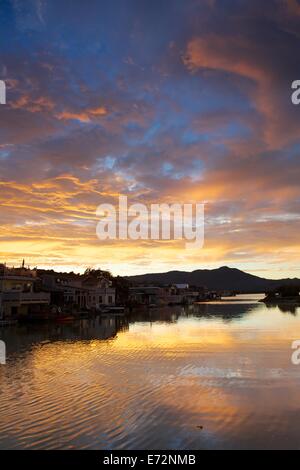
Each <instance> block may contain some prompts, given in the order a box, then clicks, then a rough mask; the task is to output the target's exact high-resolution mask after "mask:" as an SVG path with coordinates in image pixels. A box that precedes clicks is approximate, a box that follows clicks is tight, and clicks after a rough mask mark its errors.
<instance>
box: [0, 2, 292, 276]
mask: <svg viewBox="0 0 300 470" xmlns="http://www.w3.org/2000/svg"><path fill="white" fill-rule="evenodd" d="M297 79H299V80H300V2H298V1H297V0H269V1H268V2H262V1H261V0H259V1H258V0H251V1H249V0H248V1H245V0H186V1H183V0H163V1H156V0H154V1H153V0H152V1H150V0H110V1H108V0H103V1H100V0H99V1H93V0H90V1H89V2H87V1H85V2H84V1H82V0H59V1H58V0H27V1H21V0H10V1H9V0H0V80H4V81H5V83H6V86H7V104H6V105H0V123H1V126H0V172H1V174H0V180H1V181H0V204H1V220H0V225H1V230H0V237H1V238H0V245H1V246H0V261H1V262H7V263H8V264H9V265H17V264H19V263H20V262H21V261H22V259H23V258H25V261H26V263H27V264H30V265H31V267H33V266H36V265H37V266H39V267H46V268H50V267H55V268H57V269H60V270H65V271H71V270H75V271H80V272H81V271H83V270H84V269H85V268H86V267H88V266H94V267H101V268H104V269H109V270H111V271H112V273H113V274H121V275H124V274H140V273H144V272H160V271H168V270H173V269H184V270H193V269H201V268H216V267H219V266H222V265H228V266H232V267H237V268H240V269H243V270H245V271H248V272H251V273H253V274H256V275H260V276H263V277H270V278H281V277H296V276H297V277H300V263H299V262H300V236H299V234H300V184H299V182H300V105H299V106H294V105H293V104H292V102H291V93H292V91H291V84H292V82H293V81H294V80H297ZM120 194H122V195H127V196H128V198H129V201H130V202H131V203H135V202H143V203H145V204H151V203H154V202H156V203H157V202H158V203H162V202H170V203H175V202H179V203H188V202H204V203H205V204H206V209H205V212H206V216H205V221H206V225H205V245H204V248H203V249H197V250H187V249H185V241H182V242H181V241H118V240H115V241H107V242H100V241H99V240H98V238H97V237H96V224H97V220H98V219H97V217H96V208H97V206H98V205H99V204H101V203H112V204H114V203H117V199H118V196H119V195H120Z"/></svg>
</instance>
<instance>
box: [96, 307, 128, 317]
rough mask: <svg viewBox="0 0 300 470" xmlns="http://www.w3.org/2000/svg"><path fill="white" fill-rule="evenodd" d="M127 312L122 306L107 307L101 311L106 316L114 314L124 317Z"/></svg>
mask: <svg viewBox="0 0 300 470" xmlns="http://www.w3.org/2000/svg"><path fill="white" fill-rule="evenodd" d="M124 312H125V307H122V306H119V307H117V306H111V307H110V306H107V307H104V308H103V309H102V310H101V314H102V315H103V314H106V313H113V314H115V315H118V314H119V315H122V314H124Z"/></svg>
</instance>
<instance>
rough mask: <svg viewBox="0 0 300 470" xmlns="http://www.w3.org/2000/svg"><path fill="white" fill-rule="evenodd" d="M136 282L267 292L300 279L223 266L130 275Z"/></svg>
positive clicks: (298, 283) (131, 279)
mask: <svg viewBox="0 0 300 470" xmlns="http://www.w3.org/2000/svg"><path fill="white" fill-rule="evenodd" d="M127 279H128V280H129V281H131V282H132V283H134V284H143V285H149V284H155V285H168V284H183V283H188V284H190V285H193V286H206V287H207V288H208V289H214V290H237V291H240V292H245V293H250V292H253V293H254V292H265V291H268V290H270V289H275V288H276V287H278V286H282V285H299V286H300V279H296V278H295V279H278V280H273V279H265V278H262V277H258V276H253V275H252V274H248V273H245V272H244V271H240V270H239V269H235V268H228V267H227V266H223V267H221V268H218V269H211V270H210V269H197V270H196V271H192V272H187V271H169V272H166V273H155V274H141V275H138V276H128V277H127Z"/></svg>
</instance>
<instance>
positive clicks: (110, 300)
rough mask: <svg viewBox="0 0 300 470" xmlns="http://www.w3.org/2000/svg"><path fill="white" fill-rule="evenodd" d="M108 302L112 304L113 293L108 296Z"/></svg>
mask: <svg viewBox="0 0 300 470" xmlns="http://www.w3.org/2000/svg"><path fill="white" fill-rule="evenodd" d="M108 303H109V304H112V296H111V295H109V296H108Z"/></svg>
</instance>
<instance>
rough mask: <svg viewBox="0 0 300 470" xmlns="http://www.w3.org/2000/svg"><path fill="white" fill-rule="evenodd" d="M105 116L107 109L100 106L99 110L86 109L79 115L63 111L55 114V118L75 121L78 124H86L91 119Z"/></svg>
mask: <svg viewBox="0 0 300 470" xmlns="http://www.w3.org/2000/svg"><path fill="white" fill-rule="evenodd" d="M106 114H107V109H106V108H105V107H104V106H100V107H99V108H94V109H88V110H86V111H83V112H80V113H76V112H70V111H63V112H62V113H59V114H57V118H58V119H64V120H70V119H75V120H77V121H80V122H84V123H88V122H91V120H92V119H93V117H98V116H105V115H106Z"/></svg>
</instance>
